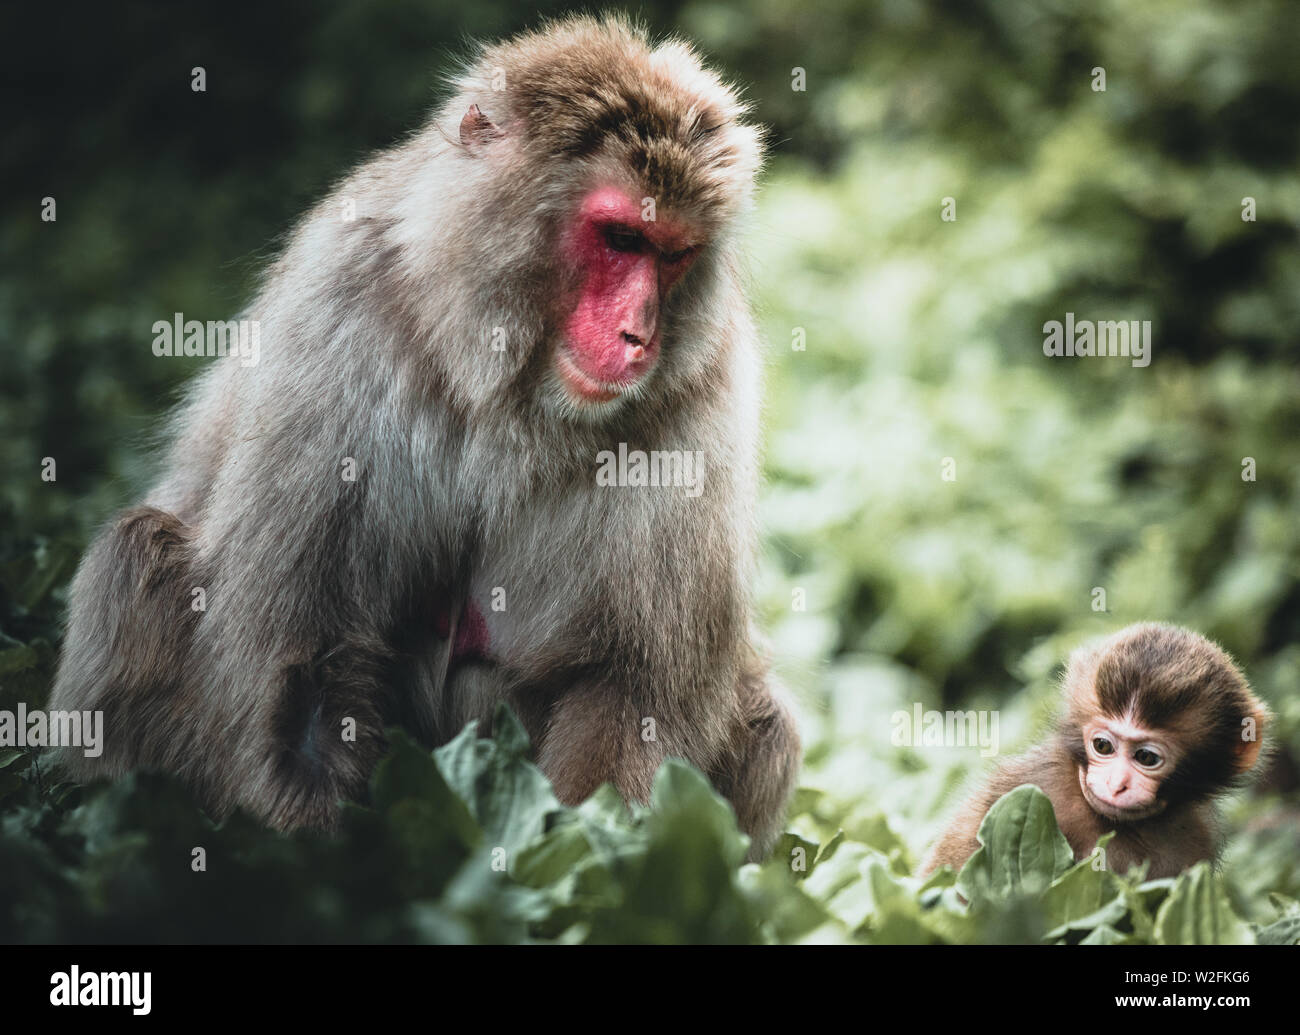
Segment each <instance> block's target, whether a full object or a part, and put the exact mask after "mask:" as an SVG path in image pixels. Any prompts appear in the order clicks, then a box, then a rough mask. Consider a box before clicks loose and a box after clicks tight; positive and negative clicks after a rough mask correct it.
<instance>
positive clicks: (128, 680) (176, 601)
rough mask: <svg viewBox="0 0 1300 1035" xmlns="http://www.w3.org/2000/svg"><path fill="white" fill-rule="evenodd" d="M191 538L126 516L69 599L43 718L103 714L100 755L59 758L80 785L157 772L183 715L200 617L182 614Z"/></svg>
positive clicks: (164, 515)
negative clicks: (141, 768) (57, 713)
mask: <svg viewBox="0 0 1300 1035" xmlns="http://www.w3.org/2000/svg"><path fill="white" fill-rule="evenodd" d="M192 543H193V537H192V530H191V529H190V528H189V527H188V526H186V525H185V524H184V523H182V522H181V521H180V520H179V519H178V518H177V517H176V516H175V515H173V514H170V513H168V512H167V511H163V510H159V509H157V508H155V507H143V506H142V507H133V508H132V509H130V510H127V511H125V512H123V513H122V514H121V515H120V516H119V517H118V518H117V520H116V521H114V522H113V524H112V525H110V526H109V527H108V528H106V529H105V530H104V531H103V532H101V533H100V535H99V536H98V538H97V539H96V540H95V542H94V544H93V545H92V546H91V548H90V550H89V551H87V553H86V557H85V559H84V560H83V561H82V563H81V566H80V568H79V569H78V571H77V575H76V578H75V579H74V581H73V584H72V590H71V601H72V603H71V609H70V612H69V616H68V631H67V636H66V637H65V639H64V644H63V651H62V655H61V658H60V662H59V670H58V674H57V675H56V677H55V681H54V688H53V690H52V692H51V694H50V703H49V707H50V709H51V710H69V711H73V710H76V711H100V710H102V711H103V712H104V722H105V729H104V743H103V744H102V745H101V749H102V752H103V753H102V754H101V755H99V756H98V757H94V758H88V757H86V756H85V754H84V752H83V751H82V750H81V749H79V748H73V749H71V750H67V749H64V750H61V751H60V752H59V753H58V759H59V761H60V763H61V764H63V765H64V766H65V767H66V769H67V770H68V772H69V774H70V775H72V776H74V777H76V778H78V779H88V778H91V777H94V776H105V775H107V776H115V775H120V774H121V773H123V772H125V771H126V770H127V769H129V768H131V767H132V766H134V765H137V764H139V763H141V762H146V763H153V764H165V763H166V761H167V759H168V758H171V757H174V756H175V755H176V753H177V751H178V749H179V745H178V743H177V739H178V738H175V737H173V736H171V735H170V734H169V730H171V729H172V728H174V726H175V725H176V717H177V711H178V709H182V708H183V707H184V703H183V701H182V700H180V696H181V695H180V694H179V693H178V692H177V691H178V688H179V685H180V683H181V681H182V679H183V675H182V673H183V671H184V669H185V666H186V661H187V657H188V653H189V650H190V643H191V638H192V635H193V631H194V628H195V625H196V623H197V620H198V618H199V614H198V613H197V612H196V611H194V610H193V608H192V607H191V606H190V602H191V587H192V586H193V585H194V584H195V583H196V581H197V580H196V578H195V577H194V572H193V564H192V561H193V547H192Z"/></svg>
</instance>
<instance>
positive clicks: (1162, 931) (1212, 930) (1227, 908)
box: [1155, 862, 1255, 945]
mask: <svg viewBox="0 0 1300 1035" xmlns="http://www.w3.org/2000/svg"><path fill="white" fill-rule="evenodd" d="M1155 938H1156V941H1157V942H1159V943H1160V944H1162V945H1249V944H1251V943H1252V942H1254V940H1255V939H1254V936H1253V935H1252V933H1251V930H1250V927H1249V925H1248V924H1246V923H1245V921H1243V920H1242V919H1241V918H1240V917H1238V916H1237V914H1236V913H1235V912H1234V911H1233V908H1232V904H1231V902H1229V900H1228V894H1227V891H1226V889H1225V888H1224V887H1223V885H1222V883H1221V882H1220V880H1219V879H1218V877H1217V876H1216V875H1215V873H1214V871H1213V870H1212V869H1211V868H1210V864H1209V863H1204V862H1201V863H1197V864H1196V865H1195V866H1193V867H1192V868H1191V869H1190V870H1188V871H1187V872H1186V873H1184V874H1182V875H1181V876H1180V877H1179V878H1178V879H1177V881H1175V883H1174V888H1173V891H1171V892H1170V893H1169V897H1168V898H1166V899H1165V901H1164V903H1163V904H1162V905H1161V906H1160V912H1159V913H1157V914H1156V925H1155Z"/></svg>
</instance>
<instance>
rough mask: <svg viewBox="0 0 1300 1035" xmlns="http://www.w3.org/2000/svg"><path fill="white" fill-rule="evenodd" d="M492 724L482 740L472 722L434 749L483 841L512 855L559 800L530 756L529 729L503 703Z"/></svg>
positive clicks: (533, 834)
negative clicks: (490, 735)
mask: <svg viewBox="0 0 1300 1035" xmlns="http://www.w3.org/2000/svg"><path fill="white" fill-rule="evenodd" d="M492 729H493V739H491V740H486V739H484V740H480V739H478V737H477V735H476V727H475V724H474V723H470V724H469V725H468V726H466V727H465V729H464V730H462V731H461V732H460V734H459V735H458V736H457V737H456V738H455V739H454V740H452V741H451V742H450V743H448V744H445V745H443V746H442V747H440V748H438V749H437V750H436V751H434V753H433V755H434V758H435V759H436V761H437V764H438V768H439V769H440V770H441V771H442V773H443V775H444V776H445V777H446V780H447V783H448V784H449V785H450V786H451V788H452V789H453V790H454V791H455V792H456V793H457V794H458V795H459V796H460V798H461V799H462V800H463V801H464V802H465V804H466V805H467V806H468V807H469V811H470V814H471V815H472V816H473V817H474V819H475V820H477V821H478V823H479V825H480V826H481V827H482V828H483V835H484V837H485V839H486V841H487V843H488V844H490V845H494V846H500V847H503V848H505V849H506V851H507V853H509V855H510V856H511V857H512V858H513V856H514V854H515V852H516V851H518V850H519V849H521V848H523V847H524V846H525V845H527V844H528V843H529V842H530V841H532V840H533V839H534V838H536V837H538V836H540V835H541V833H542V832H543V830H544V829H545V826H546V816H547V814H548V813H550V812H553V811H555V810H556V809H558V808H559V807H560V803H559V801H558V800H556V797H555V794H554V792H553V791H552V790H551V784H550V782H549V781H548V780H547V779H546V777H545V776H543V775H542V771H541V770H540V769H538V768H537V767H536V766H535V765H533V764H532V762H530V761H529V760H528V757H527V756H528V735H527V734H526V733H525V732H524V728H523V726H522V725H520V723H519V720H518V719H516V718H515V716H514V713H513V712H511V711H510V709H509V708H508V707H507V706H506V705H505V704H500V705H498V706H497V710H496V714H495V715H494V716H493V718H492Z"/></svg>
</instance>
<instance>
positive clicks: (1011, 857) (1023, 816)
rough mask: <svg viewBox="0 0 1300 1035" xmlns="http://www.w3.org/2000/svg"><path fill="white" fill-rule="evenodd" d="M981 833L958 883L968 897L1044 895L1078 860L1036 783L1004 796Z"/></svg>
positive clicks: (981, 829) (988, 816)
mask: <svg viewBox="0 0 1300 1035" xmlns="http://www.w3.org/2000/svg"><path fill="white" fill-rule="evenodd" d="M976 837H977V838H978V839H979V842H980V845H981V847H980V848H979V849H978V850H977V851H976V852H975V854H974V855H973V856H971V858H970V859H969V860H968V861H967V863H966V865H965V866H963V867H962V870H961V874H960V875H959V876H958V879H957V887H958V888H959V889H961V891H962V892H963V894H966V895H967V897H968V898H969V897H974V896H992V897H995V898H1006V897H1009V896H1013V895H1031V896H1032V895H1039V894H1042V892H1043V891H1045V890H1046V889H1047V887H1048V886H1049V885H1050V884H1051V883H1052V881H1053V880H1055V879H1056V878H1057V877H1059V876H1061V875H1062V874H1063V873H1065V872H1066V870H1068V869H1069V868H1070V867H1071V866H1073V865H1074V853H1073V852H1072V851H1070V845H1069V842H1067V841H1066V840H1065V835H1063V834H1062V833H1061V831H1060V830H1059V829H1058V828H1057V826H1056V813H1055V812H1054V811H1053V810H1052V803H1051V801H1049V800H1048V797H1047V795H1045V794H1044V793H1043V792H1042V791H1041V790H1039V789H1038V788H1037V787H1034V786H1032V785H1025V786H1022V787H1017V788H1016V789H1015V790H1013V791H1009V792H1008V793H1006V794H1004V795H1003V796H1002V797H1001V798H999V799H998V800H997V802H995V803H994V805H993V807H992V808H991V809H990V810H989V813H988V815H987V816H985V817H984V820H983V822H981V823H980V828H979V832H978V834H977V835H976Z"/></svg>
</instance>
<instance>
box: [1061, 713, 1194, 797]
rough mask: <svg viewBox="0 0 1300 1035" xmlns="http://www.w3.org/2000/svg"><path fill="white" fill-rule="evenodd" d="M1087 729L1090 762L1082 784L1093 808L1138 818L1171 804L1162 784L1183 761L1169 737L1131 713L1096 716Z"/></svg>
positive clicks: (1083, 771) (1082, 772) (1081, 775)
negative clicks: (1134, 719)
mask: <svg viewBox="0 0 1300 1035" xmlns="http://www.w3.org/2000/svg"><path fill="white" fill-rule="evenodd" d="M1082 733H1083V742H1084V746H1085V748H1086V749H1087V753H1088V764H1087V767H1086V768H1080V770H1079V786H1080V788H1081V789H1082V790H1083V796H1084V798H1086V799H1087V801H1088V804H1089V805H1091V806H1092V807H1093V809H1095V810H1096V811H1097V812H1099V813H1100V814H1101V815H1103V816H1106V817H1108V818H1110V819H1114V820H1120V821H1134V820H1139V819H1146V818H1148V817H1150V816H1154V815H1155V814H1156V813H1158V812H1160V811H1161V810H1162V809H1163V808H1164V807H1165V802H1164V800H1163V799H1161V798H1160V796H1159V790H1160V785H1161V783H1162V782H1163V781H1164V780H1165V779H1166V778H1167V777H1168V775H1169V774H1170V773H1171V772H1172V771H1173V768H1174V764H1175V762H1176V761H1177V758H1176V757H1175V750H1174V747H1173V744H1172V743H1171V742H1170V741H1169V740H1168V739H1167V738H1166V737H1164V736H1163V735H1162V734H1161V733H1159V732H1158V731H1152V730H1146V729H1143V728H1142V727H1140V726H1137V725H1135V724H1134V723H1133V722H1132V721H1131V720H1130V719H1129V718H1128V717H1125V718H1121V719H1115V718H1110V717H1101V718H1098V719H1094V720H1093V721H1092V722H1089V723H1088V724H1087V725H1085V726H1084V727H1083V730H1082Z"/></svg>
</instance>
